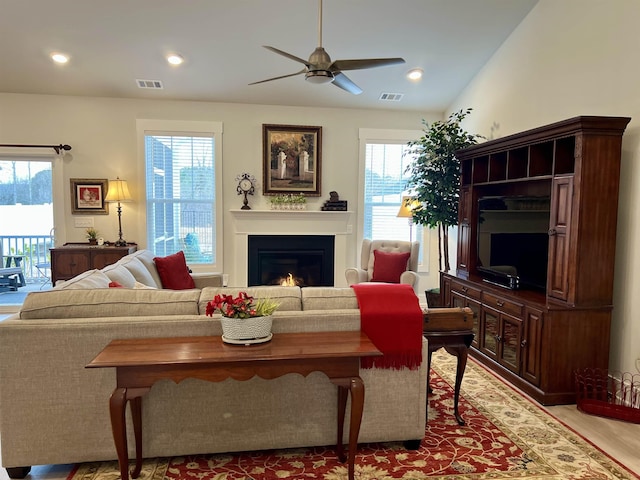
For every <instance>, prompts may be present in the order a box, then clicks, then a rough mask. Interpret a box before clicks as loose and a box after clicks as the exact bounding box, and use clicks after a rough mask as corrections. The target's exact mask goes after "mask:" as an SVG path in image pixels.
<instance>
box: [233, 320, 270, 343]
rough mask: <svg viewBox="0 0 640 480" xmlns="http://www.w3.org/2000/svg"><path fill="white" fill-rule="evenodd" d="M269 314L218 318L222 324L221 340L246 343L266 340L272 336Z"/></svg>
mask: <svg viewBox="0 0 640 480" xmlns="http://www.w3.org/2000/svg"><path fill="white" fill-rule="evenodd" d="M272 323H273V319H272V317H271V315H267V316H264V317H249V318H229V317H225V316H223V317H222V318H221V319H220V324H221V325H222V340H223V341H224V342H226V343H235V344H241V345H248V344H252V343H263V342H268V341H269V340H271V338H272V336H273V335H272V334H271V325H272Z"/></svg>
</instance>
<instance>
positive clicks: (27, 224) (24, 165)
mask: <svg viewBox="0 0 640 480" xmlns="http://www.w3.org/2000/svg"><path fill="white" fill-rule="evenodd" d="M52 182H53V160H52V158H51V157H50V156H49V157H46V156H43V157H42V158H40V159H38V158H35V157H33V156H31V155H15V156H10V155H3V154H0V219H2V220H1V221H0V257H3V256H4V257H6V256H8V255H16V256H21V257H22V258H21V259H20V260H19V261H20V262H21V264H20V266H21V267H22V269H23V272H24V276H25V278H26V280H28V281H33V280H43V277H42V275H41V273H42V272H41V271H39V270H38V268H37V265H41V264H44V263H47V262H48V261H49V260H48V255H49V248H51V247H52V246H53V245H52V242H51V236H52V231H53V197H54V196H53V188H52ZM1 260H2V261H3V262H4V261H5V260H6V258H1ZM0 266H4V265H0ZM16 266H17V265H16Z"/></svg>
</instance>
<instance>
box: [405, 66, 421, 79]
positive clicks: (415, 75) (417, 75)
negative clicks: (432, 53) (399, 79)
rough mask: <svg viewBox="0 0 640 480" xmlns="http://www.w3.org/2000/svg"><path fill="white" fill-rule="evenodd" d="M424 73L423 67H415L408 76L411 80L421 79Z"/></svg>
mask: <svg viewBox="0 0 640 480" xmlns="http://www.w3.org/2000/svg"><path fill="white" fill-rule="evenodd" d="M423 73H424V72H423V71H422V69H421V68H414V69H412V70H409V71H408V72H407V78H408V79H409V80H420V79H421V78H422V74H423Z"/></svg>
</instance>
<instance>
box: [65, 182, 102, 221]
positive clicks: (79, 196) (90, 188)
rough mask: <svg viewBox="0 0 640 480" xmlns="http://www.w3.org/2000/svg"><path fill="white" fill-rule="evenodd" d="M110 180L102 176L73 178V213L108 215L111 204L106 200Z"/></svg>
mask: <svg viewBox="0 0 640 480" xmlns="http://www.w3.org/2000/svg"><path fill="white" fill-rule="evenodd" d="M108 186H109V181H108V180H107V179H106V178H105V179H101V178H72V179H71V213H72V214H74V215H83V214H86V215H107V214H108V213H109V204H108V203H107V202H105V201H104V197H105V195H106V194H107V188H108Z"/></svg>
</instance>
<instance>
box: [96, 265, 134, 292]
mask: <svg viewBox="0 0 640 480" xmlns="http://www.w3.org/2000/svg"><path fill="white" fill-rule="evenodd" d="M102 273H104V274H105V275H106V276H107V277H109V279H110V280H111V281H112V282H118V283H119V284H120V285H122V286H123V287H125V288H133V285H134V284H135V283H136V281H137V280H136V277H134V276H133V274H132V273H131V272H130V271H129V270H128V269H127V267H125V266H124V265H120V264H119V263H114V264H113V265H107V266H106V267H104V268H103V269H102Z"/></svg>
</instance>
